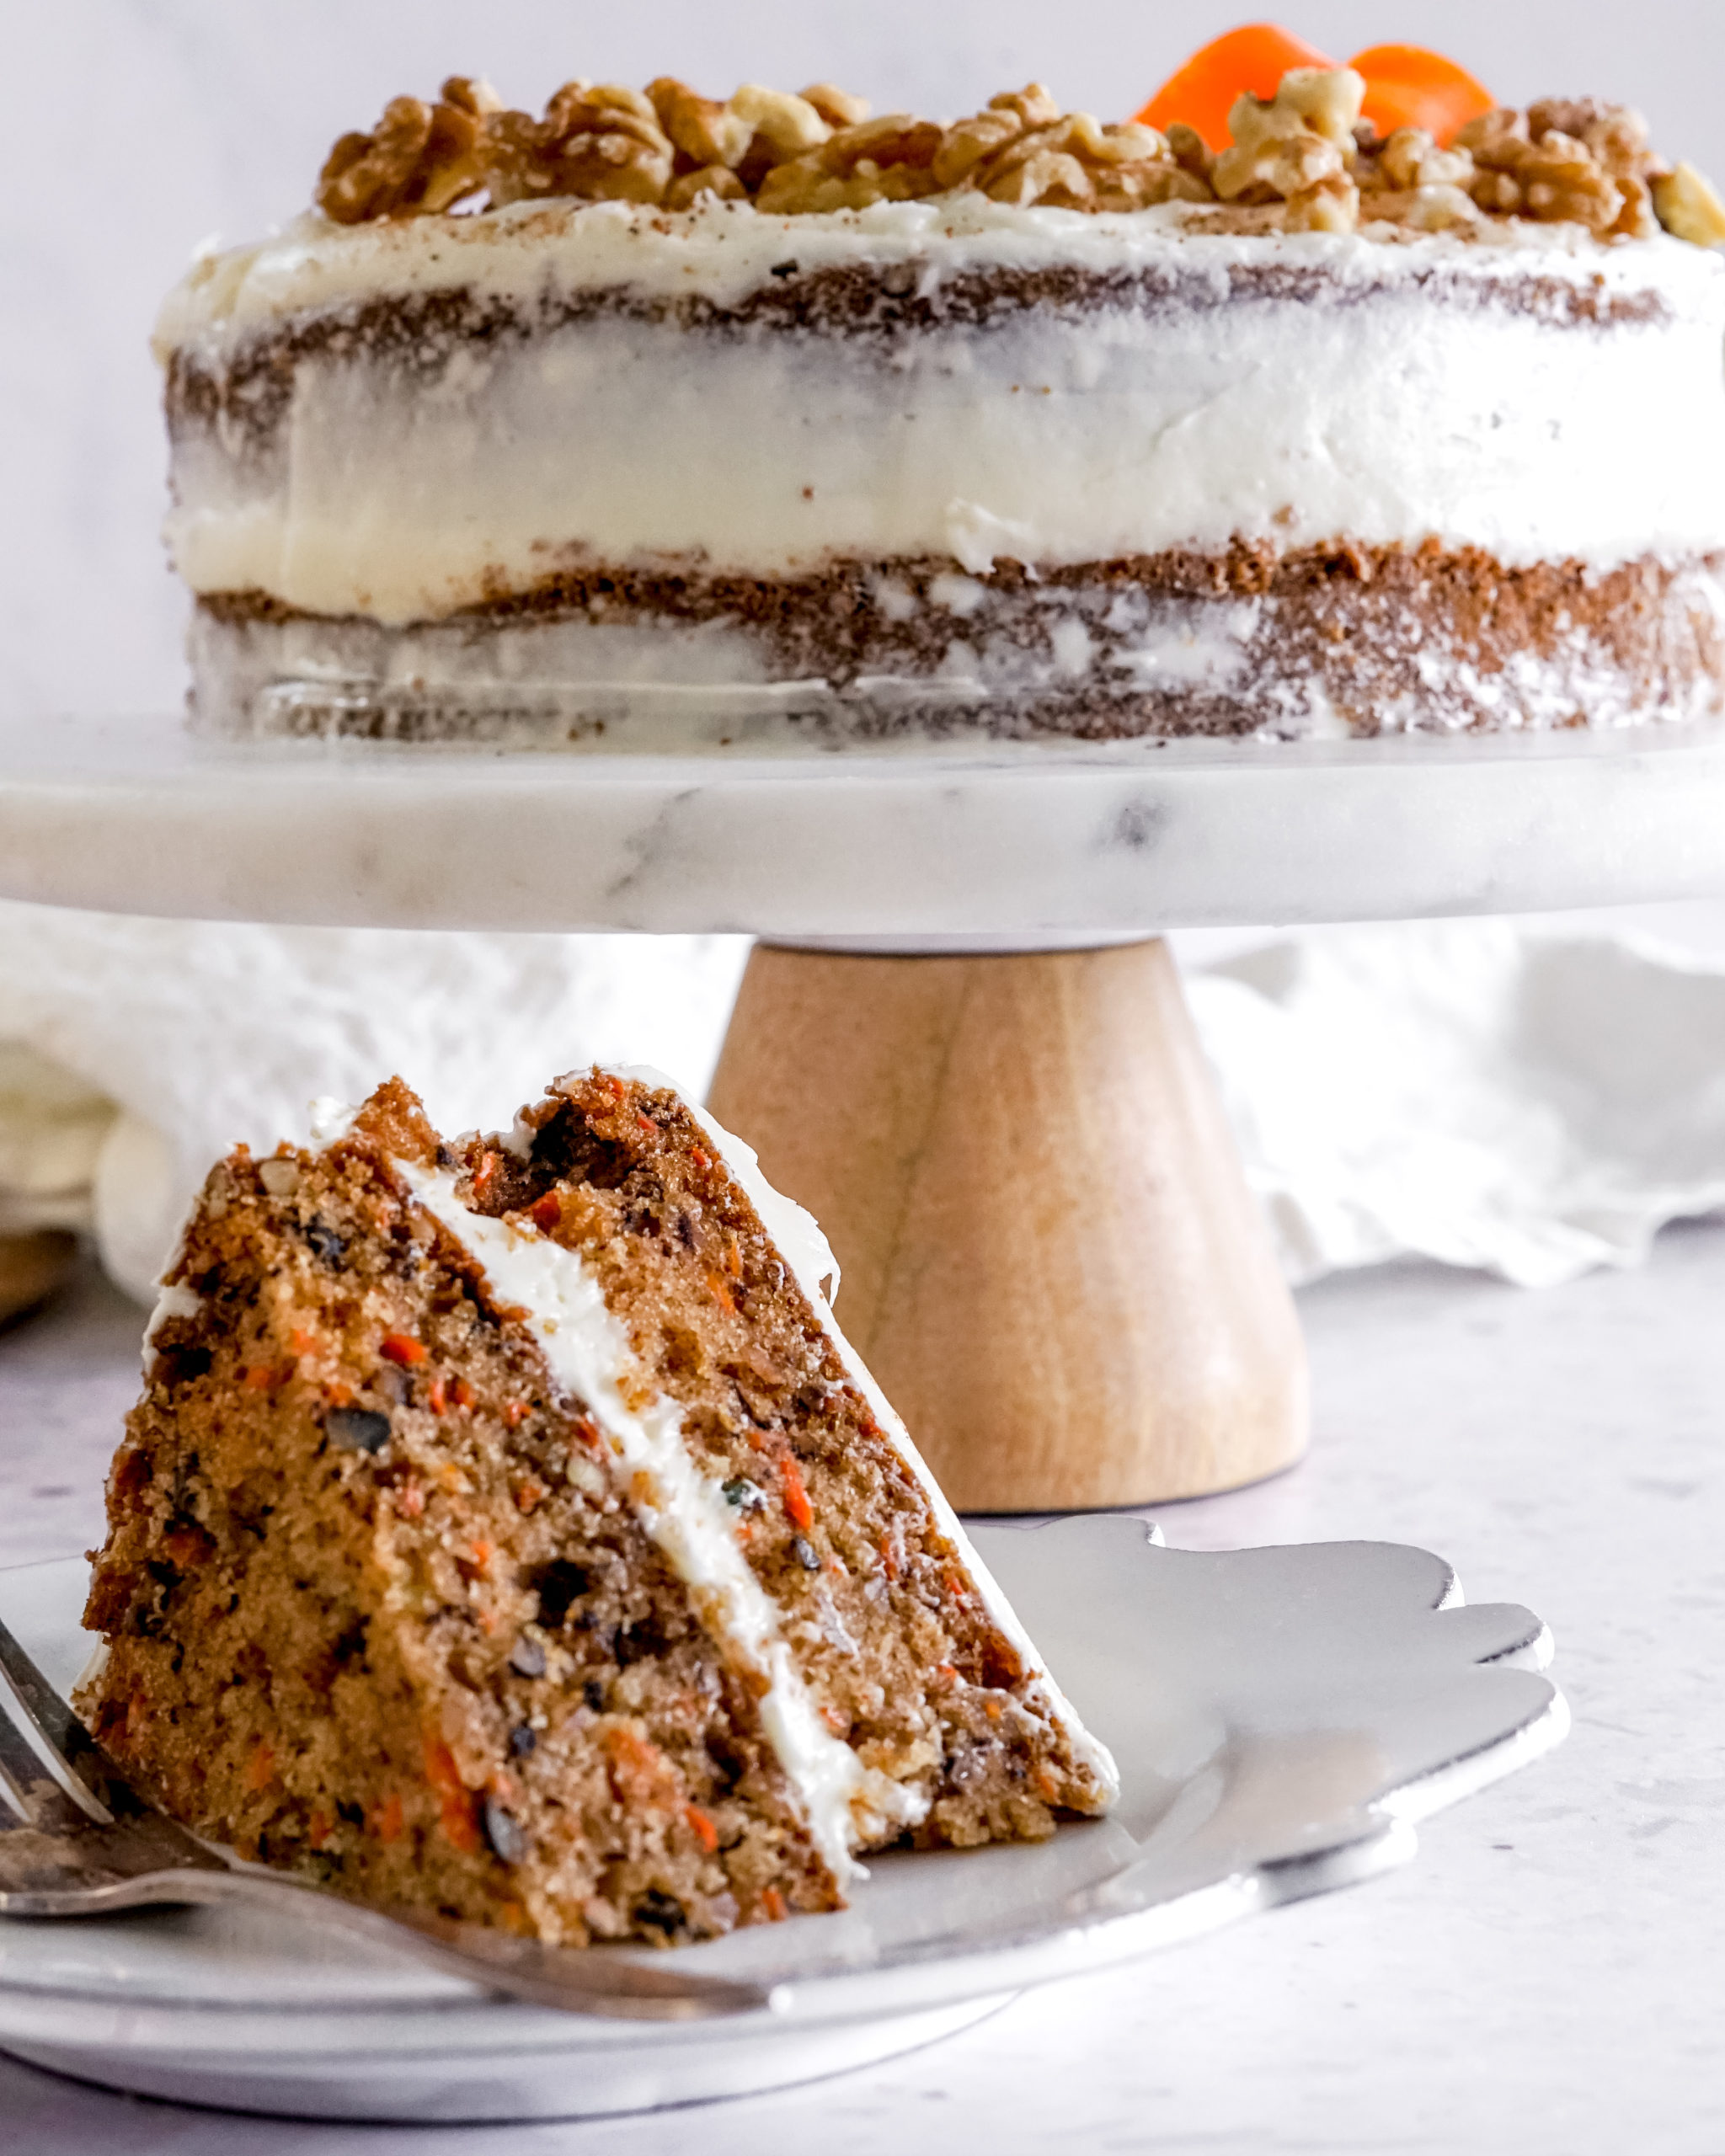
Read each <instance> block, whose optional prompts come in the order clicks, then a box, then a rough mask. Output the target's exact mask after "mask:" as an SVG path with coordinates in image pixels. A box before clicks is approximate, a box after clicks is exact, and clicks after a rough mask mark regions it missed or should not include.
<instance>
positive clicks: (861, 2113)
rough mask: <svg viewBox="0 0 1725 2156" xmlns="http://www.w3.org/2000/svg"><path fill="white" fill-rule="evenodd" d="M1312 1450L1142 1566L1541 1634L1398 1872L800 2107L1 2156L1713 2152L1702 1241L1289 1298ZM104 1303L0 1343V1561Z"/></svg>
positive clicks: (37, 1503)
mask: <svg viewBox="0 0 1725 2156" xmlns="http://www.w3.org/2000/svg"><path fill="white" fill-rule="evenodd" d="M1300 1301H1301V1305H1302V1314H1303V1315H1304V1318H1305V1321H1306V1329H1307V1332H1308V1335H1309V1337H1310V1340H1311V1349H1312V1358H1313V1364H1314V1369H1315V1376H1316V1439H1315V1442H1314V1445H1313V1449H1312V1453H1311V1457H1310V1459H1309V1460H1307V1461H1306V1463H1305V1465H1302V1466H1300V1468H1298V1469H1296V1470H1294V1471H1293V1472H1292V1473H1291V1474H1289V1475H1287V1476H1283V1477H1281V1478H1280V1479H1279V1480H1278V1481H1274V1482H1269V1483H1266V1484H1263V1485H1262V1486H1259V1487H1258V1488H1257V1489H1254V1490H1248V1491H1245V1492H1238V1493H1236V1494H1235V1495H1232V1496H1230V1497H1215V1498H1210V1499H1207V1500H1204V1501H1203V1502H1199V1503H1194V1504H1189V1505H1183V1506H1167V1507H1163V1508H1161V1509H1160V1511H1159V1512H1158V1513H1156V1518H1159V1519H1160V1521H1161V1522H1162V1526H1163V1529H1164V1531H1165V1532H1166V1534H1167V1538H1168V1540H1169V1541H1170V1542H1171V1543H1173V1544H1175V1545H1186V1546H1188V1547H1206V1548H1215V1547H1220V1546H1226V1545H1236V1544H1241V1543H1256V1542H1274V1541H1306V1540H1328V1539H1331V1538H1333V1537H1348V1536H1360V1537H1363V1538H1367V1539H1376V1538H1388V1539H1394V1540H1401V1541H1407V1542H1413V1543H1418V1544H1422V1545H1424V1546H1425V1547H1427V1548H1429V1549H1433V1550H1440V1551H1442V1552H1443V1553H1444V1554H1445V1556H1448V1557H1449V1558H1450V1559H1451V1560H1452V1561H1454V1562H1455V1565H1456V1566H1457V1567H1458V1569H1459V1571H1460V1573H1461V1580H1462V1583H1463V1585H1464V1586H1465V1588H1466V1591H1467V1594H1468V1598H1469V1600H1470V1601H1474V1602H1479V1601H1487V1600H1493V1599H1498V1598H1504V1599H1510V1600H1525V1601H1526V1602H1527V1603H1529V1604H1531V1605H1532V1606H1533V1607H1534V1608H1535V1609H1538V1610H1539V1611H1540V1612H1541V1614H1543V1615H1544V1616H1545V1617H1546V1619H1547V1620H1548V1621H1549V1622H1550V1624H1551V1627H1552V1630H1553V1631H1554V1632H1555V1634H1556V1636H1557V1664H1556V1667H1555V1668H1554V1671H1553V1674H1554V1675H1556V1676H1557V1678H1559V1680H1560V1681H1561V1683H1562V1686H1563V1689H1564V1691H1565V1693H1566V1694H1567V1697H1568V1699H1569V1701H1570V1703H1571V1705H1572V1707H1573V1710H1574V1716H1575V1726H1574V1729H1573V1733H1572V1734H1571V1736H1570V1738H1569V1740H1568V1742H1567V1743H1566V1744H1565V1745H1564V1746H1563V1747H1562V1748H1561V1750H1559V1751H1558V1752H1557V1753H1554V1754H1552V1755H1551V1757H1550V1758H1546V1759H1544V1760H1541V1762H1539V1763H1538V1764H1537V1765H1535V1766H1534V1767H1532V1768H1530V1769H1529V1770H1528V1771H1527V1772H1526V1773H1525V1774H1519V1775H1517V1776H1515V1777H1514V1779H1512V1780H1509V1781H1508V1782H1505V1783H1503V1784H1501V1785H1498V1787H1497V1788H1495V1789H1492V1790H1487V1791H1486V1792H1484V1793H1483V1794H1482V1795H1480V1796H1476V1797H1474V1798H1472V1799H1471V1800H1470V1801H1469V1802H1468V1803H1467V1804H1466V1805H1464V1806H1461V1807H1460V1808H1459V1809H1457V1810H1456V1811H1455V1812H1450V1813H1447V1814H1445V1816H1443V1817H1440V1818H1439V1819H1436V1820H1434V1821H1432V1822H1429V1824H1427V1825H1426V1826H1424V1827H1423V1828H1421V1829H1420V1833H1421V1839H1422V1843H1423V1849H1422V1854H1420V1856H1419V1858H1418V1860H1417V1861H1416V1862H1414V1863H1413V1864H1411V1865H1407V1867H1406V1868H1404V1869H1403V1870H1400V1871H1397V1872H1396V1873H1394V1874H1392V1875H1391V1876H1389V1877H1387V1878H1384V1879H1381V1880H1378V1881H1375V1882H1373V1883H1372V1884H1370V1885H1369V1886H1365V1887H1361V1888H1359V1889H1358V1890H1357V1891H1355V1892H1349V1893H1346V1894H1338V1895H1332V1896H1330V1897H1326V1898H1323V1899H1322V1900H1318V1901H1314V1902H1309V1903H1303V1904H1300V1905H1299V1906H1296V1907H1294V1908H1287V1909H1284V1910H1282V1911H1279V1912H1278V1913H1275V1914H1274V1915H1273V1916H1271V1917H1269V1918H1267V1919H1263V1920H1260V1921H1258V1922H1253V1923H1251V1924H1240V1925H1237V1926H1236V1927H1234V1928H1233V1929H1230V1930H1226V1931H1221V1932H1218V1933H1215V1934H1213V1935H1210V1936H1208V1937H1206V1938H1203V1939H1199V1940H1194V1941H1192V1942H1190V1943H1188V1945H1183V1946H1181V1947H1178V1948H1176V1949H1173V1950H1171V1951H1168V1952H1167V1953H1164V1954H1162V1956H1158V1957H1156V1958H1154V1959H1151V1960H1148V1961H1142V1962H1140V1963H1137V1964H1135V1965H1133V1966H1130V1967H1126V1968H1124V1969H1120V1970H1119V1971H1116V1972H1112V1973H1109V1974H1107V1975H1103V1976H1096V1977H1083V1978H1080V1979H1077V1980H1075V1981H1073V1982H1071V1983H1065V1984H1057V1985H1054V1986H1051V1987H1049V1988H1047V1989H1046V1990H1044V1991H1041V1992H1039V1993H1033V1994H1029V1995H1027V1996H1025V1997H1023V1998H1021V1999H1018V2000H1017V2002H1016V2003H1015V2004H1012V2005H1009V2006H1007V2008H1005V2009H1003V2010H1002V2011H1001V2012H1000V2013H999V2014H998V2015H996V2016H994V2017H993V2018H992V2019H991V2020H987V2021H985V2022H983V2023H982V2024H981V2025H980V2026H978V2027H976V2028H975V2029H972V2030H970V2031H968V2032H966V2033H964V2034H963V2035H961V2036H955V2037H953V2038H950V2039H948V2041H946V2042H944V2043H942V2044H938V2045H936V2046H934V2047H932V2048H931V2049H928V2050H927V2051H923V2052H917V2053H914V2054H912V2055H911V2056H909V2057H903V2058H900V2059H897V2060H895V2061H893V2062H891V2063H889V2064H886V2065H884V2066H880V2067H877V2068H869V2069H867V2070H865V2071H863V2072H861V2073H854V2074H851V2075H848V2076H844V2077H841V2078H840V2079H836V2080H831V2081H827V2082H823V2083H817V2084H813V2085H811V2086H809V2087H806V2088H803V2089H789V2090H787V2091H784V2092H782V2093H781V2094H778V2095H771V2096H764V2097H758V2098H752V2099H749V2100H743V2101H740V2102H736V2103H732V2104H723V2105H713V2106H710V2107H707V2108H704V2109H700V2110H697V2111H673V2112H665V2113H660V2114H657V2115H654V2116H644V2117H639V2118H633V2119H619V2120H615V2121H595V2122H591V2123H589V2124H586V2125H580V2126H557V2125H547V2126H537V2127H532V2126H530V2127H488V2128H483V2129H479V2128H473V2129H470V2128H449V2129H444V2130H441V2131H439V2132H436V2133H435V2135H433V2134H428V2133H426V2132H421V2131H419V2130H416V2129H402V2130H392V2129H386V2128H358V2127H354V2128H349V2127H315V2126H305V2125H292V2124H286V2123H275V2122H272V2121H267V2120H262V2119H247V2120H244V2121H238V2120H234V2119H229V2118H224V2117H221V2116H216V2115H212V2114H198V2113H195V2112H190V2111H176V2110H174V2109H173V2108H172V2107H163V2106H158V2105H147V2104H138V2103H135V2102H129V2101H127V2100H125V2099H122V2098H120V2097H115V2096H111V2095H104V2094H103V2093H100V2092H99V2091H97V2090H94V2089H84V2088H79V2087H77V2086H75V2085H73V2084H69V2083H63V2082H59V2081H56V2080H54V2079H50V2078H49V2077H48V2076H46V2075H45V2074H41V2073H36V2072H35V2071H33V2070H31V2069H29V2068H24V2067H22V2066H17V2065H14V2064H13V2063H11V2062H9V2061H8V2060H6V2059H4V2058H0V2148H4V2149H6V2150H7V2152H8V2156H11V2151H12V2150H13V2149H14V2148H15V2149H17V2150H18V2151H19V2153H20V2156H23V2152H25V2151H28V2152H29V2156H165V2152H168V2151H170V2150H171V2151H173V2152H174V2156H232V2151H234V2150H235V2149H236V2148H243V2149H244V2150H245V2152H246V2156H426V2152H428V2151H430V2152H434V2156H671V2152H675V2151H681V2150H685V2149H688V2148H700V2149H701V2150H702V2151H703V2152H708V2156H761V2153H762V2152H765V2151H772V2152H773V2156H779V2152H791V2151H798V2152H808V2153H809V2156H881V2152H882V2151H887V2152H890V2156H970V2152H972V2151H979V2150H986V2151H988V2152H990V2156H1021V2152H1022V2156H1049V2152H1051V2151H1054V2150H1056V2149H1059V2150H1072V2151H1075V2152H1076V2151H1083V2152H1086V2156H1089V2152H1101V2151H1104V2150H1123V2151H1124V2150H1145V2151H1155V2152H1156V2156H1268V2153H1269V2152H1275V2151H1279V2150H1284V2151H1290V2152H1292V2151H1296V2150H1297V2151H1302V2152H1321V2156H1341V2152H1345V2151H1360V2152H1370V2156H1383V2152H1385V2151H1388V2150H1395V2151H1397V2152H1398V2156H1625V2152H1627V2151H1633V2152H1634V2156H1706V2153H1707V2152H1711V2151H1714V2150H1717V2149H1719V2148H1725V2060H1722V2055H1721V2049H1720V2045H1719V2038H1718V2020H1719V2001H1720V1999H1721V1997H1722V1996H1725V1861H1722V1857H1721V1849H1720V1825H1721V1819H1722V1812H1725V1690H1722V1687H1721V1684H1720V1678H1719V1672H1720V1670H1721V1668H1725V1560H1722V1557H1721V1555H1720V1538H1719V1521H1720V1518H1721V1516H1722V1511H1725V1449H1722V1446H1721V1444H1720V1437H1721V1420H1720V1418H1721V1408H1720V1402H1721V1401H1722V1400H1725V1326H1722V1325H1721V1323H1720V1321H1719V1312H1720V1310H1721V1309H1722V1308H1725V1227H1720V1226H1708V1227H1694V1228H1687V1229H1681V1230H1675V1231H1673V1232H1670V1233H1668V1234H1667V1235H1664V1237H1662V1238H1661V1240H1660V1241H1659V1243H1658V1246H1657V1247H1656V1250H1655V1252H1654V1255H1653V1260H1652V1262H1651V1263H1650V1264H1649V1265H1648V1267H1646V1268H1644V1269H1642V1270H1640V1271H1637V1272H1632V1273H1595V1274H1594V1275H1592V1276H1591V1277H1590V1278H1586V1279H1583V1280H1581V1281H1578V1282H1577V1283H1574V1284H1573V1285H1572V1286H1569V1287H1565V1288H1557V1289H1546V1290H1544V1291H1541V1292H1540V1293H1537V1294H1530V1293H1528V1292H1525V1291H1523V1290H1520V1289H1510V1288H1505V1287H1503V1286H1501V1285H1498V1284H1497V1283H1494V1282H1492V1281H1489V1280H1487V1279H1484V1278H1481V1277H1479V1276H1477V1275H1474V1274H1468V1273H1450V1272H1443V1271H1439V1270H1438V1269H1436V1268H1423V1267H1421V1268H1413V1267H1407V1268H1386V1269H1384V1270H1381V1271H1377V1272H1374V1273H1365V1274H1359V1275H1354V1276H1353V1277H1351V1278H1350V1277H1343V1278H1335V1279H1332V1280H1330V1281H1328V1282H1326V1283H1322V1285H1320V1286H1319V1287H1317V1288H1316V1289H1308V1290H1306V1292H1305V1293H1304V1294H1302V1295H1301V1298H1300ZM138 1329H139V1314H138V1313H137V1312H136V1310H133V1309H131V1307H130V1306H128V1305H123V1304H121V1303H120V1301H119V1299H118V1298H117V1297H115V1296H114V1295H113V1294H111V1291H109V1290H107V1289H104V1288H101V1287H99V1286H98V1285H91V1286H89V1287H88V1288H87V1289H85V1290H84V1291H83V1298H82V1299H81V1300H80V1301H77V1302H75V1303H73V1304H71V1305H66V1306H63V1307H62V1309H61V1310H60V1311H58V1312H57V1313H55V1314H52V1315H49V1316H47V1317H45V1318H43V1319H41V1320H40V1321H37V1322H36V1323H35V1325H34V1326H25V1327H24V1328H22V1329H21V1330H19V1331H16V1332H14V1333H12V1334H10V1335H5V1336H0V1482H3V1484H4V1485H5V1486H6V1489H7V1502H6V1505H5V1508H4V1509H3V1512H0V1563H13V1562H21V1561H24V1560H27V1559H29V1558H31V1557H38V1556H40V1557H48V1556H62V1555H65V1554H67V1553H68V1552H71V1551H73V1550H78V1549H80V1548H82V1547H83V1546H85V1545H88V1543H89V1542H90V1541H91V1540H93V1539H94V1538H95V1536H96V1534H97V1533H98V1518H99V1502H100V1497H99V1484H100V1478H101V1474H102V1471H103V1468H104V1465H105V1463H106V1460H107V1459H108V1456H109V1449H110V1447H111V1445H112V1443H113V1440H114V1436H115V1430H116V1428H117V1427H118V1423H119V1419H120V1415H121V1413H122V1412H124V1409H125V1407H126V1405H128V1404H129V1402H130V1401H131V1398H132V1397H133V1396H134V1390H135V1386H136V1342H137V1334H138Z"/></svg>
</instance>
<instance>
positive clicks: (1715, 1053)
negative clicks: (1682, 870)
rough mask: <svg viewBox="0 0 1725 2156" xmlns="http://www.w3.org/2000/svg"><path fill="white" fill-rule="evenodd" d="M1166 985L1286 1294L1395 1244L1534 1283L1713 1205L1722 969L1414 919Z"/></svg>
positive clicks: (1720, 1135)
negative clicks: (1205, 1063)
mask: <svg viewBox="0 0 1725 2156" xmlns="http://www.w3.org/2000/svg"><path fill="white" fill-rule="evenodd" d="M1188 995H1189V996H1190V999H1191V1003H1192V1007H1193V1013H1194V1018H1195V1020H1196V1022H1197V1024H1198V1027H1199V1033H1200V1035H1201V1037H1202V1038H1203V1041H1204V1048H1205V1050H1206V1052H1207V1053H1208V1054H1209V1056H1210V1061H1211V1064H1212V1065H1213V1067H1214V1069H1215V1072H1216V1075H1217V1077H1218V1079H1219V1081H1220V1086H1221V1090H1222V1097H1223V1101H1224V1103H1225V1105H1226V1108H1227V1112H1228V1115H1229V1118H1230V1121H1231V1123H1232V1124H1233V1127H1234V1131H1235V1134H1236V1137H1237V1139H1238V1140H1239V1143H1240V1149H1241V1152H1242V1155H1243V1157H1244V1160H1245V1162H1246V1171H1247V1179H1248V1180H1249V1182H1251V1184H1252V1188H1253V1189H1254V1190H1255V1191H1256V1192H1257V1193H1258V1195H1259V1197H1260V1198H1262V1199H1263V1203H1264V1205H1265V1207H1266V1209H1267V1210H1268V1214H1269V1218H1270V1222H1271V1226H1272V1229H1273V1231H1274V1235H1275V1238H1276V1241H1277V1245H1278V1249H1279V1255H1280V1257H1281V1261H1282V1265H1283V1268H1284V1271H1285V1272H1286V1273H1287V1274H1288V1275H1289V1277H1290V1278H1291V1279H1294V1280H1295V1281H1300V1280H1310V1279H1312V1278H1316V1276H1317V1275H1318V1274H1320V1273H1327V1272H1330V1271H1332V1270H1333V1269H1335V1268H1338V1267H1344V1266H1354V1265H1370V1264H1372V1263H1374V1262H1377V1261H1379V1260H1381V1259H1384V1258H1389V1257H1397V1256H1399V1255H1401V1254H1402V1253H1405V1252H1415V1253H1418V1254H1420V1255H1422V1256H1425V1257H1434V1258H1440V1259H1442V1260H1443V1261H1444V1262H1445V1263H1448V1264H1450V1265H1468V1266H1478V1267H1483V1268H1485V1269H1486V1270H1487V1271H1490V1272H1493V1273H1498V1274H1500V1275H1501V1276H1502V1277H1503V1278H1505V1279H1507V1280H1512V1281H1514V1282H1516V1283H1519V1285H1521V1286H1524V1287H1545V1286H1550V1285H1551V1284H1554V1283H1557V1282H1558V1281H1561V1280H1568V1279H1573V1278H1574V1277H1575V1275H1576V1274H1578V1273H1584V1272H1586V1271H1587V1270H1588V1269H1589V1267H1593V1266H1596V1265H1632V1264H1635V1263H1637V1262H1638V1261H1639V1260H1640V1259H1641V1258H1642V1257H1644V1256H1645V1254H1646V1251H1647V1247H1648V1242H1649V1241H1651V1239H1652V1237H1653V1234H1654V1233H1655V1231H1656V1230H1658V1228H1660V1227H1661V1226H1663V1225H1664V1223H1665V1222H1666V1221H1668V1220H1672V1219H1681V1218H1685V1217H1689V1216H1692V1215H1695V1214H1702V1213H1707V1212H1711V1211H1712V1210H1713V1209H1715V1208H1717V1207H1718V1206H1720V1205H1725V967H1721V966H1718V965H1715V964H1710V963H1706V961H1705V960H1703V959H1701V958H1696V957H1693V956H1685V954H1683V953H1678V952H1675V951H1671V950H1667V949H1664V948H1661V947H1659V946H1658V945H1657V944H1654V943H1653V942H1648V941H1647V940H1645V939H1643V938H1641V937H1635V936H1632V935H1626V934H1621V933H1617V934H1597V933H1595V934H1577V933H1574V932H1566V931H1562V930H1557V929H1552V928H1551V927H1549V926H1541V927H1539V928H1537V929H1530V928H1525V927H1516V926H1511V925H1509V924H1508V923H1500V922H1493V921H1467V922H1455V923H1447V922H1446V923H1422V924H1418V925H1416V926H1397V927H1382V928H1378V927H1374V928H1355V929H1345V930H1330V931H1324V932H1322V933H1316V934H1311V935H1308V936H1305V937H1298V938H1295V939H1292V940H1289V941H1283V942H1276V943H1274V944H1271V945H1269V946H1268V947H1265V948H1263V949H1261V950H1258V951H1254V952H1251V953H1247V954H1246V955H1244V956H1243V957H1241V958H1236V959H1233V960H1231V961H1230V962H1228V963H1226V964H1223V965H1221V966H1218V967H1215V968H1214V969H1210V970H1209V971H1208V972H1205V973H1202V974H1199V975H1197V976H1196V977H1195V978H1188Z"/></svg>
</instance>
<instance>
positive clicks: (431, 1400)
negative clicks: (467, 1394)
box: [425, 1377, 449, 1415]
mask: <svg viewBox="0 0 1725 2156" xmlns="http://www.w3.org/2000/svg"><path fill="white" fill-rule="evenodd" d="M425 1405H426V1406H428V1407H429V1408H430V1410H431V1412H432V1413H433V1414H434V1415H441V1413H442V1412H443V1411H444V1409H445V1408H446V1407H447V1406H448V1405H449V1388H448V1387H447V1386H446V1385H445V1384H444V1382H443V1380H442V1379H441V1377H435V1378H433V1379H432V1380H431V1382H430V1385H428V1386H427V1387H426V1390H425Z"/></svg>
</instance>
